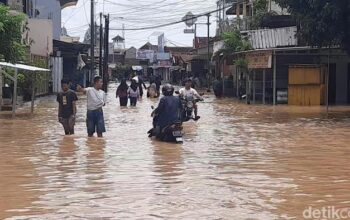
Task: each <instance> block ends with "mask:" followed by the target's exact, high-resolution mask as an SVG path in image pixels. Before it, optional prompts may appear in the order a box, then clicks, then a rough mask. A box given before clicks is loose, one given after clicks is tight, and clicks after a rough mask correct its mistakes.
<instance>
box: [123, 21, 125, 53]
mask: <svg viewBox="0 0 350 220" xmlns="http://www.w3.org/2000/svg"><path fill="white" fill-rule="evenodd" d="M123 38H124V41H123V42H124V43H123V47H124V48H123V49H125V24H124V23H123Z"/></svg>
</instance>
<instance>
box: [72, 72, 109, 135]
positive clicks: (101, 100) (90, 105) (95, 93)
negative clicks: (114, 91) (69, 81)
mask: <svg viewBox="0 0 350 220" xmlns="http://www.w3.org/2000/svg"><path fill="white" fill-rule="evenodd" d="M102 86H103V81H102V77H100V76H96V77H95V78H94V87H87V88H82V87H81V86H80V85H78V86H77V90H78V91H79V92H83V93H84V94H86V96H87V116H86V126H87V132H88V136H89V137H92V136H93V135H94V133H95V132H96V133H97V136H98V137H102V136H103V135H102V133H104V132H106V128H105V122H104V117H103V110H102V107H103V106H105V105H106V94H105V92H104V91H103V90H102Z"/></svg>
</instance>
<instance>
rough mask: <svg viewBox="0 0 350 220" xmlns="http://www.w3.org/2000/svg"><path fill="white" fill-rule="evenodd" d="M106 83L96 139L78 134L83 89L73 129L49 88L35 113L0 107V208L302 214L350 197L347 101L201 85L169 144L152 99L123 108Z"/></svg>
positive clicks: (20, 214) (6, 215) (72, 214)
mask: <svg viewBox="0 0 350 220" xmlns="http://www.w3.org/2000/svg"><path fill="white" fill-rule="evenodd" d="M110 91H111V92H110V94H109V103H108V105H107V106H106V107H105V119H106V127H107V130H108V132H107V133H106V134H105V137H104V138H103V139H97V138H87V137H86V136H87V135H86V131H85V123H84V121H85V102H86V100H85V99H84V97H80V101H79V104H78V107H79V109H78V119H77V125H76V135H74V136H71V137H65V136H63V135H62V133H63V129H62V128H61V126H60V125H59V124H58V123H57V105H56V103H55V97H53V96H52V97H45V98H41V99H40V100H39V102H38V106H37V108H36V114H35V116H34V117H29V116H28V115H25V114H23V113H22V114H20V115H19V116H18V117H17V118H16V119H14V120H13V119H8V118H7V117H8V114H3V113H2V114H0V219H60V220H61V219H142V220H143V219H191V220H192V219H238V220H239V219H303V211H304V210H305V209H307V208H308V207H310V206H311V207H314V208H319V209H321V208H322V207H327V206H334V207H336V208H344V207H350V135H349V134H350V114H349V112H350V111H349V110H348V111H347V112H348V113H346V111H345V113H344V112H343V111H341V112H333V113H331V114H330V115H329V116H328V117H327V115H326V114H324V109H322V108H296V107H294V108H287V107H276V108H273V107H272V106H253V105H250V106H248V105H245V104H239V103H237V102H235V101H232V100H229V99H221V100H217V99H215V98H214V97H212V96H211V95H205V101H204V102H203V103H200V105H199V107H200V115H201V116H202V118H201V119H200V121H199V122H197V123H195V122H189V123H187V124H186V125H185V126H184V131H185V142H184V144H182V145H176V144H166V143H160V142H158V141H154V140H150V139H148V137H147V135H146V132H147V130H148V129H149V128H150V125H151V121H152V118H151V117H150V113H151V107H150V106H151V105H156V103H157V100H149V99H146V98H144V99H143V100H142V101H141V102H139V103H138V106H137V107H136V108H124V109H121V108H120V107H119V106H118V102H117V100H116V99H115V95H114V94H115V93H114V91H115V85H111V88H110ZM345 110H346V109H345ZM21 111H22V112H25V111H28V109H27V108H26V107H25V108H24V109H21V110H20V112H21Z"/></svg>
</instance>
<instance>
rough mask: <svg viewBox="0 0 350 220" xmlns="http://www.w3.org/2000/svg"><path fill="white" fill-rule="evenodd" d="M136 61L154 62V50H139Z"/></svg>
mask: <svg viewBox="0 0 350 220" xmlns="http://www.w3.org/2000/svg"><path fill="white" fill-rule="evenodd" d="M136 59H138V60H151V61H153V59H154V51H153V50H138V51H137V53H136Z"/></svg>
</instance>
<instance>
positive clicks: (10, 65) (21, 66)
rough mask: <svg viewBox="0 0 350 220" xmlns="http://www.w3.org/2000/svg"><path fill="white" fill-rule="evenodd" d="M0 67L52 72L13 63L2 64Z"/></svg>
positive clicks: (0, 63)
mask: <svg viewBox="0 0 350 220" xmlns="http://www.w3.org/2000/svg"><path fill="white" fill-rule="evenodd" d="M0 66H4V67H10V68H15V69H21V70H28V71H31V72H50V70H48V69H43V68H39V67H35V66H28V65H24V64H12V63H6V62H0Z"/></svg>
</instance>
